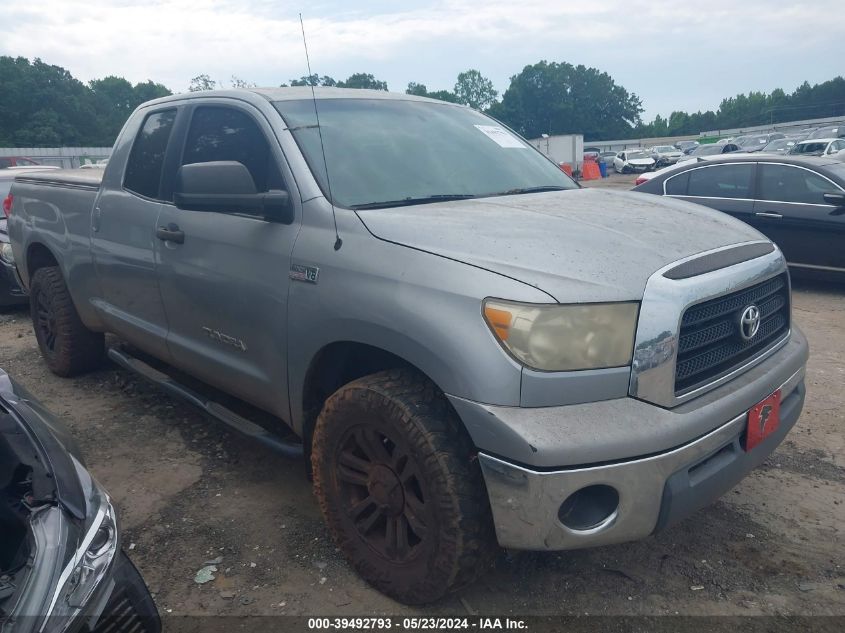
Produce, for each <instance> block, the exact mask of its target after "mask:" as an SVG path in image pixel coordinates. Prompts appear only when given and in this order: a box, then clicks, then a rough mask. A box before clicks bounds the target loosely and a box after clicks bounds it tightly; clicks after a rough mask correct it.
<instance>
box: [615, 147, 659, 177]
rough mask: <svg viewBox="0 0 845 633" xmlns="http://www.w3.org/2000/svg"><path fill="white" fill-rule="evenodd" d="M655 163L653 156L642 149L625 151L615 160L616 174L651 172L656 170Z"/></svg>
mask: <svg viewBox="0 0 845 633" xmlns="http://www.w3.org/2000/svg"><path fill="white" fill-rule="evenodd" d="M654 165H655V161H654V159H653V158H652V157H651V155H650V154H649V153H648V152H647V151H646V150H642V149H631V150H627V149H626V150H623V151H621V152H619V153H618V154H617V155H616V158H614V159H613V168H614V169H615V170H616V173H619V174H629V173H631V172H633V171H649V170H650V169H654Z"/></svg>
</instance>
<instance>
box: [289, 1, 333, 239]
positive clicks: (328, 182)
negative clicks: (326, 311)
mask: <svg viewBox="0 0 845 633" xmlns="http://www.w3.org/2000/svg"><path fill="white" fill-rule="evenodd" d="M299 26H300V28H302V45H303V46H304V47H305V64H306V66H308V84H309V85H310V86H311V100H312V101H313V102H314V116H315V117H316V119H317V134H319V135H320V151H321V152H322V153H323V168H324V169H325V170H326V187H327V188H328V190H329V204H330V205H332V220H333V221H334V237H335V241H334V249H335V250H336V251H339V250H340V247H341V246H343V240H342V239H340V233H338V232H337V215H336V213H335V209H334V196H332V180H331V178H330V177H329V164H328V162H327V161H326V148H325V146H324V145H323V128H322V127H320V112H319V111H318V110H317V95H316V94H315V93H314V80H313V75H311V60H310V59H309V57H308V42H307V41H306V40H305V23H304V22H303V21H302V14H301V13H300V14H299Z"/></svg>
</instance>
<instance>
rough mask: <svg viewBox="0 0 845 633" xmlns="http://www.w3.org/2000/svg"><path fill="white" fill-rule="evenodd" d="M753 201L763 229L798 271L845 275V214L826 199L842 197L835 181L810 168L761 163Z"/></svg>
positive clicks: (757, 217) (755, 213)
mask: <svg viewBox="0 0 845 633" xmlns="http://www.w3.org/2000/svg"><path fill="white" fill-rule="evenodd" d="M759 170H760V174H759V181H758V189H757V201H756V202H755V203H754V215H755V217H756V219H757V221H758V222H759V223H760V230H761V231H762V232H763V233H765V234H766V235H767V236H769V237H770V238H771V239H772V241H774V242H775V243H776V244H777V245H778V246H779V247H780V249H781V250H782V251H783V254H784V255H785V256H786V261H787V262H789V264H790V265H792V266H795V267H796V268H810V269H821V270H826V269H835V270H838V271H845V215H843V214H841V213H840V211H841V210H839V209H837V208H836V207H834V206H833V205H830V204H828V203H827V202H825V200H824V194H825V193H841V192H842V190H841V189H840V188H839V187H838V186H837V185H836V184H835V183H833V182H832V181H831V180H828V179H827V178H825V177H824V176H822V175H821V174H818V173H816V172H815V171H812V170H810V169H807V168H805V167H798V166H795V165H787V164H782V163H771V164H767V163H761V164H760V166H759Z"/></svg>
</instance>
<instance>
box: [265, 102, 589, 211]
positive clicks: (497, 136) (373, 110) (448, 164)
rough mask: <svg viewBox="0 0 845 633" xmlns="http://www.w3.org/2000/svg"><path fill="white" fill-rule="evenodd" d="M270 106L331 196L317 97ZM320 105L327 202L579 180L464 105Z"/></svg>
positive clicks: (436, 197)
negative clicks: (315, 105)
mask: <svg viewBox="0 0 845 633" xmlns="http://www.w3.org/2000/svg"><path fill="white" fill-rule="evenodd" d="M274 105H275V106H276V109H277V110H278V111H279V113H280V114H281V115H282V117H283V118H284V120H285V123H286V124H287V126H288V128H289V129H290V131H291V133H292V134H293V136H294V138H295V139H296V141H297V143H298V144H299V147H300V149H301V150H302V153H303V154H304V155H305V159H306V160H307V161H308V165H309V167H310V168H311V171H312V172H313V173H314V175H315V177H316V179H317V181H318V183H319V185H320V188H321V189H322V190H323V193H324V194H325V195H326V197H329V191H328V189H329V188H328V187H327V186H326V169H325V167H324V164H323V154H322V151H321V149H320V137H319V130H318V129H317V121H316V118H315V115H314V102H313V101H311V100H291V101H277V102H275V103H274ZM318 108H319V113H320V127H321V128H322V133H323V144H324V145H325V150H326V152H325V153H326V164H328V170H329V177H330V181H331V196H332V197H333V200H332V202H333V203H334V204H337V205H339V206H344V207H350V208H356V207H392V206H404V205H408V204H419V203H420V202H435V201H442V200H449V199H460V198H476V197H483V196H494V195H503V194H516V193H528V192H532V191H545V190H555V189H575V188H577V187H578V185H577V184H575V182H574V181H573V180H572V179H570V178H569V177H568V176H566V174H564V173H563V172H562V171H561V170H560V169H559V168H558V167H557V166H556V165H555V164H554V163H552V162H550V161H549V160H548V159H547V158H546V157H545V156H543V155H542V154H540V152H538V151H537V150H535V149H534V148H533V147H531V146H530V145H529V144H527V143H525V142H524V141H523V140H521V139H519V138H517V137H516V136H514V135H513V134H511V133H510V132H509V131H508V130H507V129H505V128H504V127H502V126H501V125H499V124H498V123H496V121H494V120H492V119H490V118H488V117H486V116H484V115H482V114H479V113H478V112H475V111H474V110H470V109H469V108H462V107H456V106H453V105H449V104H445V103H444V104H438V103H429V102H423V101H411V100H407V101H406V100H400V99H320V100H318Z"/></svg>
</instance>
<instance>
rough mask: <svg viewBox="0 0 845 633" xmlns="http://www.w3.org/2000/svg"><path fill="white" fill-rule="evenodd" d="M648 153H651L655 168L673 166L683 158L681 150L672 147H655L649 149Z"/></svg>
mask: <svg viewBox="0 0 845 633" xmlns="http://www.w3.org/2000/svg"><path fill="white" fill-rule="evenodd" d="M648 151H649V152H650V153H651V157H652V158H653V159H654V162H655V166H656V167H665V166H666V165H674V164H675V163H677V162H678V160H680V159H681V158H682V157H683V156H684V153H683V152H682V151H681V150H679V149H678V148H677V147H674V146H672V145H655V146H654V147H651V148H649V149H648Z"/></svg>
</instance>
